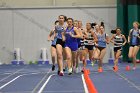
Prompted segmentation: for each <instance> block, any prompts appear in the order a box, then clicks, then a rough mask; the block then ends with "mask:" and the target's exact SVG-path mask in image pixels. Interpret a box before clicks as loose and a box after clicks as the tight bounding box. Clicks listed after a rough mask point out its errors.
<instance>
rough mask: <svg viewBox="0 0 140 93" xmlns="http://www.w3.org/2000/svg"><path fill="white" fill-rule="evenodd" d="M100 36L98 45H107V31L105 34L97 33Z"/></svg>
mask: <svg viewBox="0 0 140 93" xmlns="http://www.w3.org/2000/svg"><path fill="white" fill-rule="evenodd" d="M97 38H98V47H106V41H105V40H106V33H104V34H102V35H101V34H98V35H97Z"/></svg>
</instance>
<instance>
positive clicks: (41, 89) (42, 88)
mask: <svg viewBox="0 0 140 93" xmlns="http://www.w3.org/2000/svg"><path fill="white" fill-rule="evenodd" d="M52 76H54V74H52V75H50V76H49V77H48V78H47V80H46V82H45V83H44V84H43V86H42V87H41V88H40V90H39V91H38V93H42V92H43V90H44V88H45V86H46V85H47V83H48V82H49V80H50V79H51V77H52Z"/></svg>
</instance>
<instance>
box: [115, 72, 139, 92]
mask: <svg viewBox="0 0 140 93" xmlns="http://www.w3.org/2000/svg"><path fill="white" fill-rule="evenodd" d="M116 74H117V75H118V76H120V77H121V78H123V79H124V80H125V81H127V82H128V83H129V84H130V85H132V86H133V87H134V88H136V89H137V90H138V91H140V88H139V86H137V85H136V84H135V83H133V82H131V81H130V80H129V79H128V78H126V77H125V76H123V75H121V74H119V73H116Z"/></svg>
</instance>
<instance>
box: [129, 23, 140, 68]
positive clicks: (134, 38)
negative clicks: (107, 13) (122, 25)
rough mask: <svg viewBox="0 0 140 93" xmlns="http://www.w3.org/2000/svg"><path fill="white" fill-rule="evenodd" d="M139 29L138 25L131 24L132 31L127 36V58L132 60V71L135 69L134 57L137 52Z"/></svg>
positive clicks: (139, 37)
mask: <svg viewBox="0 0 140 93" xmlns="http://www.w3.org/2000/svg"><path fill="white" fill-rule="evenodd" d="M139 39H140V29H139V23H138V22H134V23H133V29H131V30H130V32H129V36H128V43H130V47H129V54H128V56H129V58H132V59H133V64H134V66H133V70H135V69H136V56H137V53H138V51H139V44H140V40H139Z"/></svg>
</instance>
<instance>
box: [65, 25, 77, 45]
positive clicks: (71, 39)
mask: <svg viewBox="0 0 140 93" xmlns="http://www.w3.org/2000/svg"><path fill="white" fill-rule="evenodd" d="M69 33H72V34H73V35H75V32H74V27H72V28H71V29H68V27H67V29H66V34H65V37H66V41H65V42H66V43H69V44H70V43H77V39H76V38H73V37H71V35H70V34H69Z"/></svg>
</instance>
